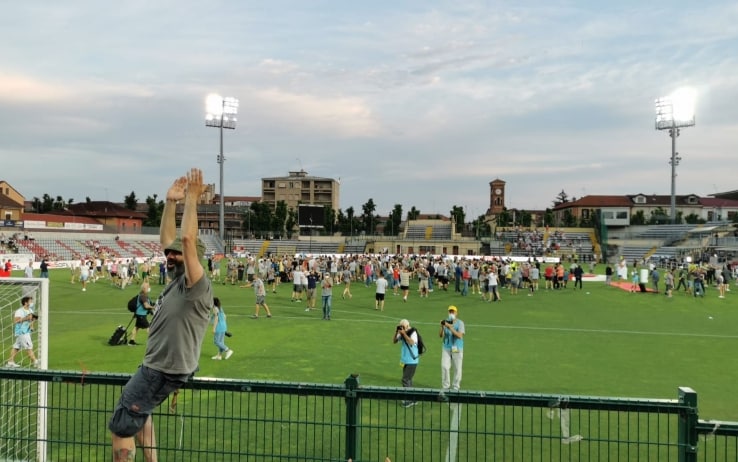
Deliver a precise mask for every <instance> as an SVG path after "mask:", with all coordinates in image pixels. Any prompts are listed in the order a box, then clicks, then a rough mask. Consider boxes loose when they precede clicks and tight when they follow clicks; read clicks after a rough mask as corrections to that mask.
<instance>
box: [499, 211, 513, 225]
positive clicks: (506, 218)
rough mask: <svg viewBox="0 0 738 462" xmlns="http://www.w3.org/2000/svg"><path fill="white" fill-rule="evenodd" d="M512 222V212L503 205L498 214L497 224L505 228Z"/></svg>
mask: <svg viewBox="0 0 738 462" xmlns="http://www.w3.org/2000/svg"><path fill="white" fill-rule="evenodd" d="M511 223H512V214H511V213H510V211H509V210H507V207H503V208H502V212H500V213H499V214H497V226H499V227H502V228H504V227H506V226H510V224H511Z"/></svg>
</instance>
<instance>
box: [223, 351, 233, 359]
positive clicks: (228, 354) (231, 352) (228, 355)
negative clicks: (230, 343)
mask: <svg viewBox="0 0 738 462" xmlns="http://www.w3.org/2000/svg"><path fill="white" fill-rule="evenodd" d="M231 356H233V350H228V351H226V355H225V359H228V358H230V357H231Z"/></svg>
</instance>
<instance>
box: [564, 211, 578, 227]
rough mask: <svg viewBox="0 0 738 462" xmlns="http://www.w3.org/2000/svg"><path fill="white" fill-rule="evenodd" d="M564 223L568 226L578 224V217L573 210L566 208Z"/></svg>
mask: <svg viewBox="0 0 738 462" xmlns="http://www.w3.org/2000/svg"><path fill="white" fill-rule="evenodd" d="M562 222H563V223H562V224H563V225H564V226H566V227H570V226H576V225H577V217H575V216H574V214H573V213H571V210H569V209H567V210H564V216H563V218H562Z"/></svg>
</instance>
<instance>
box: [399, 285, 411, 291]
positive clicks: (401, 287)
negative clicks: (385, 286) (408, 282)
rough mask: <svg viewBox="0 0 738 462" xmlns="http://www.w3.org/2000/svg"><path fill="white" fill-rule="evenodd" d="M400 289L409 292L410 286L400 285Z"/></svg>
mask: <svg viewBox="0 0 738 462" xmlns="http://www.w3.org/2000/svg"><path fill="white" fill-rule="evenodd" d="M400 289H402V290H408V289H410V286H403V285H400Z"/></svg>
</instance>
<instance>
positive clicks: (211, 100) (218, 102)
mask: <svg viewBox="0 0 738 462" xmlns="http://www.w3.org/2000/svg"><path fill="white" fill-rule="evenodd" d="M236 114H238V99H236V98H233V97H232V96H227V97H225V98H224V97H222V96H220V95H208V97H207V99H206V100H205V126H206V127H217V128H219V129H220V154H219V155H218V163H219V164H220V209H219V218H220V230H219V236H220V240H221V242H224V239H225V236H224V232H225V205H224V204H225V203H224V196H223V162H225V157H223V129H224V128H228V129H231V130H235V129H236Z"/></svg>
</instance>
